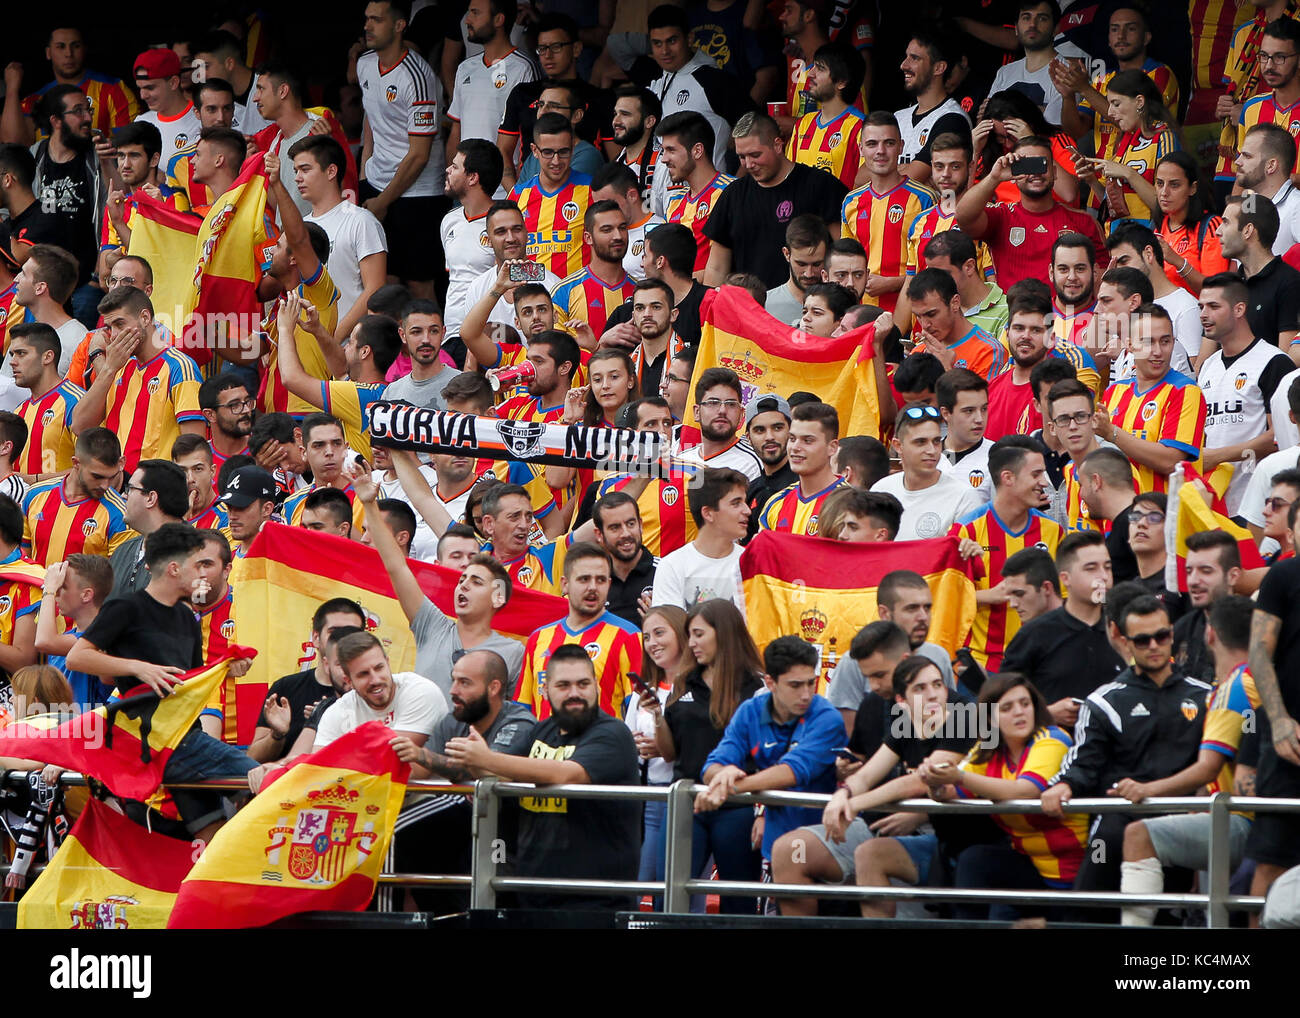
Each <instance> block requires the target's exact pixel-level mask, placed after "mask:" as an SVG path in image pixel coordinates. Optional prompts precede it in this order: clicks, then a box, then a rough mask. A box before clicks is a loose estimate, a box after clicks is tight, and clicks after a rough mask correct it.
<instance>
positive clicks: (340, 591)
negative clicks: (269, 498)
mask: <svg viewBox="0 0 1300 1018" xmlns="http://www.w3.org/2000/svg"><path fill="white" fill-rule="evenodd" d="M410 566H411V569H412V570H413V571H414V572H415V576H416V578H417V579H418V580H419V581H420V586H421V588H422V589H423V590H424V592H425V593H426V594H427V595H428V596H429V599H430V600H431V601H433V603H434V604H436V605H437V606H438V607H439V608H440V609H442V611H444V612H445V613H447V614H448V615H454V614H455V604H454V596H455V589H456V581H457V580H459V579H460V574H459V573H458V572H457V571H456V570H454V569H448V568H446V567H445V566H440V565H435V564H432V563H427V562H416V561H411V562H410ZM230 582H231V584H232V585H233V586H234V587H235V589H236V593H235V610H234V618H235V628H236V631H237V632H238V633H239V635H240V638H241V639H244V640H248V641H249V642H250V643H252V644H254V645H255V646H258V647H264V648H266V649H265V652H264V653H263V654H262V655H261V656H260V657H258V659H257V660H256V661H255V662H253V667H252V668H251V669H250V670H249V671H248V674H246V675H243V676H240V677H239V678H237V679H236V680H235V712H236V714H235V716H236V719H237V727H238V742H239V744H240V745H247V744H248V743H250V742H252V741H253V733H254V731H255V730H256V728H257V717H258V714H259V713H260V712H261V709H262V704H263V703H264V702H265V700H266V692H267V689H268V688H269V686H270V684H271V683H272V682H274V681H275V680H276V679H278V678H279V677H280V676H281V675H288V674H290V673H292V672H300V671H302V670H303V669H305V668H309V667H311V666H312V665H313V664H315V662H316V651H315V648H314V647H313V646H312V644H311V619H312V615H313V614H314V613H315V611H316V609H317V608H319V607H320V605H321V602H323V601H328V600H329V599H330V598H334V597H350V598H352V599H353V600H354V601H356V602H357V603H358V604H360V605H361V607H362V608H363V609H365V612H366V627H367V628H368V629H370V630H371V631H372V632H374V633H375V635H376V636H377V637H379V639H380V640H381V641H382V642H383V644H384V648H385V650H387V652H388V657H389V660H390V661H391V663H392V668H393V671H395V672H397V671H409V670H410V669H411V668H412V667H413V666H414V663H415V639H414V637H413V636H412V635H411V630H410V628H409V627H408V625H407V622H406V616H405V615H403V614H402V607H401V605H400V604H399V603H398V601H397V595H396V594H394V593H393V587H392V584H391V583H389V582H388V573H387V572H386V571H385V570H384V565H383V562H382V561H381V560H380V558H379V553H378V552H376V551H375V550H374V549H372V548H367V547H365V546H364V545H360V544H358V543H357V542H356V541H349V540H348V539H347V538H344V537H336V536H334V535H333V534H317V533H314V532H312V531H310V530H305V529H303V528H302V527H287V526H284V525H282V524H278V523H268V524H267V525H266V526H264V527H263V528H262V531H261V533H259V534H258V535H257V537H256V539H255V540H254V541H253V544H252V547H251V548H250V549H249V552H248V555H247V556H245V557H244V558H242V559H237V560H236V561H235V568H234V570H233V571H232V572H231V576H230ZM568 610H569V605H568V602H567V601H565V600H564V599H563V598H559V597H555V596H553V595H551V594H541V593H538V592H536V591H532V590H524V589H522V588H520V587H517V586H516V587H515V589H514V592H513V593H512V594H511V596H510V603H509V604H507V605H506V606H505V608H503V609H502V610H501V611H499V612H498V613H497V614H496V616H495V617H494V618H493V621H492V625H493V628H494V629H495V630H496V631H497V632H498V633H500V634H501V635H502V636H509V637H513V638H514V639H517V640H520V641H523V640H526V639H527V638H528V634H529V633H531V632H532V631H533V630H534V629H537V628H538V627H539V626H544V625H549V624H550V623H552V622H554V621H555V620H556V619H558V618H562V617H563V616H564V615H566V614H567V613H568Z"/></svg>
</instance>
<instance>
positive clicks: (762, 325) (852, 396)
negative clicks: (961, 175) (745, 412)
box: [684, 286, 880, 437]
mask: <svg viewBox="0 0 1300 1018" xmlns="http://www.w3.org/2000/svg"><path fill="white" fill-rule="evenodd" d="M700 321H701V322H702V323H703V328H702V329H701V331H700V343H699V348H698V349H699V352H698V353H697V354H696V357H695V373H694V375H693V376H692V378H691V398H690V399H688V400H687V401H686V419H685V421H684V424H685V425H686V427H688V428H690V429H696V427H697V423H696V420H695V415H694V411H693V406H694V402H695V398H694V394H695V383H696V382H698V381H699V379H700V375H701V374H703V372H704V371H705V370H706V369H707V368H717V367H722V368H730V369H731V370H732V371H734V372H735V373H736V374H737V375H739V376H740V383H741V386H742V388H743V392H742V402H745V403H748V402H749V401H750V400H751V399H753V398H754V397H755V396H762V395H764V394H766V393H776V394H777V395H779V396H784V397H789V395H790V394H791V393H792V392H797V391H800V390H805V391H808V392H815V393H817V395H818V396H820V397H821V398H822V399H823V400H824V401H825V402H827V403H829V404H830V405H831V406H833V407H834V408H835V409H836V410H837V411H838V412H839V415H840V435H841V436H844V435H872V436H877V437H878V436H879V435H880V404H879V401H878V400H877V398H876V379H875V374H874V373H873V368H872V357H873V353H874V349H875V334H876V331H875V326H874V325H870V324H868V325H864V326H862V327H860V328H857V329H854V330H853V331H852V332H846V333H845V334H844V335H842V336H833V337H831V338H829V339H824V338H822V337H821V336H811V335H809V334H808V333H806V332H804V331H803V330H802V329H799V328H794V327H791V326H789V325H783V324H782V323H781V322H779V321H777V319H775V318H773V317H772V316H771V315H769V314H768V313H767V312H766V311H765V310H763V308H761V307H759V306H758V304H757V303H756V302H755V300H754V298H753V297H751V296H750V295H749V292H748V291H747V290H743V289H741V288H740V287H738V286H723V287H720V288H719V289H717V290H713V291H711V292H710V293H709V294H708V295H707V296H705V298H704V301H703V303H702V304H701V305H700Z"/></svg>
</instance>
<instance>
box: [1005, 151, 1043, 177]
mask: <svg viewBox="0 0 1300 1018" xmlns="http://www.w3.org/2000/svg"><path fill="white" fill-rule="evenodd" d="M1046 172H1047V156H1026V157H1025V158H1023V159H1013V160H1011V175H1012V176H1013V177H1022V176H1027V177H1032V176H1038V175H1040V174H1043V173H1046Z"/></svg>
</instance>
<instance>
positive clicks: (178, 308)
mask: <svg viewBox="0 0 1300 1018" xmlns="http://www.w3.org/2000/svg"><path fill="white" fill-rule="evenodd" d="M127 203H128V204H129V205H131V206H132V207H133V208H132V210H131V212H130V226H131V240H130V242H129V243H128V244H127V253H128V254H132V255H136V256H138V257H141V258H144V259H145V260H146V261H147V262H148V263H149V265H150V266H151V267H152V268H153V294H152V295H151V299H152V301H153V308H154V314H155V315H156V316H157V317H158V319H159V320H160V321H161V322H162V323H163V324H164V325H166V326H167V328H169V329H171V330H172V332H173V334H175V333H176V332H177V330H178V328H179V327H180V325H181V323H183V322H184V321H185V317H186V311H187V310H188V309H189V306H190V305H189V298H190V293H191V291H192V290H193V287H194V259H195V256H196V253H197V251H198V235H199V227H201V226H202V225H203V220H202V219H200V218H199V217H198V216H196V215H193V214H191V213H189V212H178V211H177V210H176V209H174V208H172V207H171V206H170V205H167V204H164V203H163V202H160V201H155V200H154V199H153V198H151V197H149V196H148V195H147V194H145V193H144V192H143V191H137V192H136V193H135V194H133V195H132V196H131V197H130V198H129V199H127Z"/></svg>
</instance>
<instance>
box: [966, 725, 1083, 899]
mask: <svg viewBox="0 0 1300 1018" xmlns="http://www.w3.org/2000/svg"><path fill="white" fill-rule="evenodd" d="M1073 745H1074V741H1073V740H1072V739H1071V738H1070V737H1069V736H1068V735H1067V734H1066V733H1065V732H1064V731H1062V730H1061V729H1060V728H1057V727H1056V726H1055V725H1047V726H1046V727H1044V728H1040V729H1038V731H1036V732H1035V733H1034V734H1033V735H1032V736H1031V737H1030V739H1029V742H1028V744H1027V745H1026V746H1025V748H1024V749H1023V750H1022V751H1021V753H1020V759H1018V760H1011V759H1009V758H1008V756H1007V751H1006V748H1005V747H999V748H998V749H996V750H994V752H993V755H992V756H991V757H989V759H988V760H986V761H985V762H984V763H975V760H974V757H975V754H976V753H977V752H979V747H978V746H977V747H975V748H974V749H972V750H971V751H970V753H969V754H967V756H966V759H965V760H963V761H962V762H961V763H960V764H959V765H958V766H959V767H960V768H961V769H962V770H964V771H966V772H967V773H968V774H982V775H984V776H985V777H990V778H998V779H1000V780H1002V781H1028V782H1029V783H1030V784H1032V785H1033V786H1034V787H1035V788H1037V789H1038V790H1039V791H1040V792H1041V791H1043V790H1044V789H1046V788H1047V783H1048V782H1049V781H1051V780H1052V778H1054V777H1055V776H1056V774H1057V772H1058V771H1059V770H1060V769H1061V763H1062V762H1063V761H1064V760H1065V754H1066V753H1067V752H1069V749H1070V747H1071V746H1073ZM957 794H958V795H959V796H961V797H962V798H963V799H973V798H976V796H974V795H973V794H972V793H970V792H968V791H966V789H964V788H962V787H961V786H960V785H958V786H957ZM993 819H994V821H996V823H997V825H998V826H999V827H1001V828H1002V829H1003V830H1004V831H1006V832H1007V834H1008V835H1010V836H1011V846H1012V847H1013V848H1014V849H1015V850H1016V851H1017V852H1020V853H1021V854H1022V855H1027V856H1029V861H1030V862H1032V863H1033V864H1034V868H1035V869H1036V870H1038V875H1039V876H1041V877H1042V878H1043V881H1044V882H1045V883H1047V884H1051V885H1052V886H1054V887H1069V886H1071V885H1073V883H1074V878H1075V876H1076V875H1077V874H1078V872H1079V863H1081V862H1082V861H1083V846H1084V844H1085V843H1086V841H1087V838H1088V818H1087V817H1085V816H1081V815H1079V814H1070V815H1067V816H1066V817H1064V818H1063V819H1061V820H1054V819H1052V818H1051V817H1046V816H1043V815H1042V814H1041V813H1040V814H1029V813H995V814H994V815H993Z"/></svg>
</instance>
